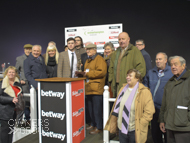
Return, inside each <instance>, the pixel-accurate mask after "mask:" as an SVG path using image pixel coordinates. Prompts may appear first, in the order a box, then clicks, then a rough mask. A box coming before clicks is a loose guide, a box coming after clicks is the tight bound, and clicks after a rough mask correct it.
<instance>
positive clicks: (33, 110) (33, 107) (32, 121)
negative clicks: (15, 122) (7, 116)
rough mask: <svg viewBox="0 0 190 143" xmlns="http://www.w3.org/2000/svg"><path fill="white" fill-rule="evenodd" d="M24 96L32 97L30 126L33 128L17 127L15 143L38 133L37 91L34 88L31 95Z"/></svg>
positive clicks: (14, 137) (25, 94)
mask: <svg viewBox="0 0 190 143" xmlns="http://www.w3.org/2000/svg"><path fill="white" fill-rule="evenodd" d="M24 96H27V97H30V125H31V128H24V127H21V128H18V127H15V130H14V134H13V142H16V141H18V140H20V139H22V138H24V137H25V136H27V135H29V134H35V133H37V105H36V90H35V89H34V87H33V86H32V87H31V89H30V93H24Z"/></svg>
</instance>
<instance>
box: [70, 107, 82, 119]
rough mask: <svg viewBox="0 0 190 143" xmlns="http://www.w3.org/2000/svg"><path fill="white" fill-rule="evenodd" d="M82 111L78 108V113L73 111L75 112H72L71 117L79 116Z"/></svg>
mask: <svg viewBox="0 0 190 143" xmlns="http://www.w3.org/2000/svg"><path fill="white" fill-rule="evenodd" d="M83 111H84V108H80V109H79V110H78V111H75V112H73V117H74V116H76V117H77V116H79V115H80V114H81V112H83Z"/></svg>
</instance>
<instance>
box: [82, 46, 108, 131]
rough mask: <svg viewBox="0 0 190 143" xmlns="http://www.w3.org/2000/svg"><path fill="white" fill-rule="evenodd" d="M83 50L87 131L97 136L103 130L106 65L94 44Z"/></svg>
mask: <svg viewBox="0 0 190 143" xmlns="http://www.w3.org/2000/svg"><path fill="white" fill-rule="evenodd" d="M85 48H86V53H87V55H88V59H87V60H86V63H85V65H84V72H83V76H85V77H86V78H87V79H86V82H85V94H86V98H87V103H88V109H89V113H90V117H91V126H89V127H87V130H91V131H90V132H89V133H90V134H97V133H99V132H101V130H102V128H103V120H102V107H103V91H104V85H105V75H106V73H107V65H106V62H105V60H104V58H103V57H102V56H100V55H99V54H97V47H96V45H95V44H89V45H88V46H86V47H85Z"/></svg>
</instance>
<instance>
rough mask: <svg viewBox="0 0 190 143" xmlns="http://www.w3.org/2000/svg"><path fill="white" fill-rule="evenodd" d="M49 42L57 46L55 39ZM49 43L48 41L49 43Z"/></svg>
mask: <svg viewBox="0 0 190 143" xmlns="http://www.w3.org/2000/svg"><path fill="white" fill-rule="evenodd" d="M49 43H52V44H53V45H55V46H56V43H55V42H54V41H50V42H49ZM49 43H48V44H49Z"/></svg>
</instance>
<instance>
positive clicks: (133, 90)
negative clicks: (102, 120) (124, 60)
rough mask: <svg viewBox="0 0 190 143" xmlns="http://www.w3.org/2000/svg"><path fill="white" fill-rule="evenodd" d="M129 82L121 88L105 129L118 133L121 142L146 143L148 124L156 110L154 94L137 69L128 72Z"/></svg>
mask: <svg viewBox="0 0 190 143" xmlns="http://www.w3.org/2000/svg"><path fill="white" fill-rule="evenodd" d="M126 80H127V83H126V84H124V85H123V87H122V88H121V89H120V91H119V93H118V95H117V98H116V101H115V103H114V106H113V108H112V112H111V114H110V117H109V119H108V122H107V124H106V127H105V130H109V131H110V132H111V133H116V132H117V129H119V140H120V143H135V142H136V143H145V142H146V140H147V133H148V124H149V122H150V121H151V120H152V117H153V114H154V112H155V108H154V103H153V100H152V94H151V92H150V91H149V89H148V88H147V87H145V86H144V85H143V84H142V83H140V82H141V74H140V72H139V71H138V70H136V69H131V70H129V71H128V72H127V77H126Z"/></svg>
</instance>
